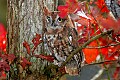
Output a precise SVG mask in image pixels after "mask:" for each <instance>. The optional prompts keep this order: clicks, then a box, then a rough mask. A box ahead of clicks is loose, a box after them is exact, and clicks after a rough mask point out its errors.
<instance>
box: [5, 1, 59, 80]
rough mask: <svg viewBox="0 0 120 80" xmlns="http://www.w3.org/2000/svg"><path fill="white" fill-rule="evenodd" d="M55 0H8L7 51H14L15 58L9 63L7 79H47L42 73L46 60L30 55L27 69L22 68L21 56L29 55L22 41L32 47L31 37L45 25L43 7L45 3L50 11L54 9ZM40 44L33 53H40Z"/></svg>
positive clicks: (40, 32) (39, 32)
mask: <svg viewBox="0 0 120 80" xmlns="http://www.w3.org/2000/svg"><path fill="white" fill-rule="evenodd" d="M54 1H55V0H8V1H7V4H8V7H7V8H8V13H7V26H8V29H7V32H8V34H7V41H8V42H7V53H8V54H11V53H14V54H15V55H16V60H15V61H14V62H13V63H12V64H11V69H10V71H9V73H8V74H7V79H9V80H47V76H45V75H43V74H44V71H43V70H44V67H45V66H47V65H48V63H47V61H45V60H41V59H37V58H35V57H31V58H30V59H29V60H30V61H31V62H32V66H30V67H29V68H28V69H27V70H23V68H22V67H21V65H20V61H21V58H22V57H26V58H28V57H29V55H28V54H27V52H26V49H25V48H24V47H23V42H24V41H27V42H28V43H29V44H30V46H31V47H32V46H33V44H32V39H33V37H34V36H35V35H36V33H38V34H42V33H43V32H42V29H43V27H44V26H45V24H44V23H43V16H44V12H43V8H44V6H45V5H46V6H47V7H48V8H49V9H50V10H51V11H53V10H54V5H55V6H56V5H57V2H56V3H55V4H54ZM56 1H57V0H56ZM41 51H42V46H41V45H40V46H39V47H37V49H36V51H35V53H36V54H40V53H41Z"/></svg>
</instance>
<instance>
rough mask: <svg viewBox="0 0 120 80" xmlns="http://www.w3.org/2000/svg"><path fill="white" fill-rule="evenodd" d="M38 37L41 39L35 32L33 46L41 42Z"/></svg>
mask: <svg viewBox="0 0 120 80" xmlns="http://www.w3.org/2000/svg"><path fill="white" fill-rule="evenodd" d="M40 39H41V35H40V34H37V33H36V36H35V37H34V38H33V40H32V42H33V44H34V46H35V47H37V46H38V45H39V44H40V43H41V42H42V40H40Z"/></svg>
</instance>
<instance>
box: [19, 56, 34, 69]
mask: <svg viewBox="0 0 120 80" xmlns="http://www.w3.org/2000/svg"><path fill="white" fill-rule="evenodd" d="M20 64H21V66H22V67H23V69H25V68H26V67H27V66H30V65H31V64H32V63H31V62H29V61H28V60H27V59H26V58H22V59H21V63H20Z"/></svg>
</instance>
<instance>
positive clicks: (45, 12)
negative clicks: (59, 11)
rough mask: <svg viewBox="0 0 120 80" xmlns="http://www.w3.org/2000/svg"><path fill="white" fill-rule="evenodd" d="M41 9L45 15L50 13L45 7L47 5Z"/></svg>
mask: <svg viewBox="0 0 120 80" xmlns="http://www.w3.org/2000/svg"><path fill="white" fill-rule="evenodd" d="M43 11H44V14H45V16H48V15H50V11H49V9H48V8H47V6H44V9H43Z"/></svg>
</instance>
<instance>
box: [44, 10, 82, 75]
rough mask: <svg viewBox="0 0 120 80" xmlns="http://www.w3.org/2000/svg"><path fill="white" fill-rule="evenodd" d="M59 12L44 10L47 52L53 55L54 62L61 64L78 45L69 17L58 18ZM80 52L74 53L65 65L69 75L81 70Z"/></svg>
mask: <svg viewBox="0 0 120 80" xmlns="http://www.w3.org/2000/svg"><path fill="white" fill-rule="evenodd" d="M58 13H59V12H57V11H54V12H48V11H47V12H46V13H45V16H46V23H47V26H46V27H45V40H46V45H47V49H48V52H49V53H50V55H52V56H53V57H54V64H55V65H58V66H61V64H62V63H63V62H64V61H66V58H67V57H68V56H69V55H70V54H71V52H72V51H74V50H75V49H76V48H77V47H78V42H77V41H78V35H77V31H76V30H75V28H74V27H73V26H72V22H71V20H70V19H69V17H68V16H67V17H65V18H60V17H59V15H58ZM81 62H82V52H81V51H80V52H79V53H77V54H75V55H74V56H73V58H72V59H71V60H70V61H68V63H67V64H66V65H65V71H66V73H68V74H69V75H78V74H79V72H80V70H81Z"/></svg>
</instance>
